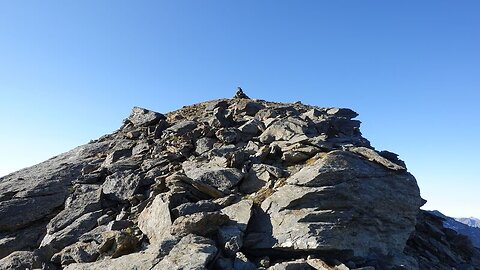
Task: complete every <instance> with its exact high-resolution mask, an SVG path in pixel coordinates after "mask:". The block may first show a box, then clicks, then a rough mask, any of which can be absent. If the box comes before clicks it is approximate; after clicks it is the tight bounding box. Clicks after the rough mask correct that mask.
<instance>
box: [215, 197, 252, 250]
mask: <svg viewBox="0 0 480 270" xmlns="http://www.w3.org/2000/svg"><path fill="white" fill-rule="evenodd" d="M252 206H253V202H252V201H251V200H241V201H240V202H238V203H235V204H232V205H230V206H228V207H225V208H224V209H222V210H221V212H222V213H223V214H225V215H227V216H228V218H229V219H230V222H229V223H228V225H226V226H222V227H221V228H220V229H219V230H218V242H219V243H220V245H221V246H222V248H223V250H224V252H225V254H227V255H228V256H231V257H232V256H234V255H235V254H236V253H237V252H238V251H239V250H240V248H242V246H243V237H244V233H245V231H246V229H247V225H248V222H249V220H250V216H251V211H252Z"/></svg>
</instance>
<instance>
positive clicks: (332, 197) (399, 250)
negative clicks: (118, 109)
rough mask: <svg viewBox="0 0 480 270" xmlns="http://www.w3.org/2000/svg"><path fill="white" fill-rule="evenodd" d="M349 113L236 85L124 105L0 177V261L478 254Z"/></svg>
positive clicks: (57, 263)
mask: <svg viewBox="0 0 480 270" xmlns="http://www.w3.org/2000/svg"><path fill="white" fill-rule="evenodd" d="M357 116H358V115H357V113H355V112H354V111H352V110H350V109H345V108H321V107H315V106H308V105H304V104H302V103H300V102H297V103H293V104H286V103H273V102H267V101H263V100H254V99H249V98H248V97H247V96H246V95H245V94H244V93H243V91H241V89H239V91H238V93H237V94H236V96H235V97H234V98H232V99H221V100H214V101H208V102H204V103H199V104H195V105H191V106H186V107H183V108H182V109H180V110H177V111H174V112H170V113H167V114H165V115H164V114H161V113H157V112H153V111H150V110H147V109H143V108H138V107H135V108H134V109H133V110H132V113H131V114H130V115H129V116H128V118H127V119H125V120H124V123H123V125H122V126H121V128H120V129H119V130H117V131H116V132H114V133H112V134H109V135H105V136H103V137H101V138H99V139H98V140H94V141H92V142H90V143H88V144H86V145H83V146H80V147H77V148H75V149H73V150H71V151H69V152H67V153H64V154H61V155H59V156H56V157H54V158H52V159H50V160H47V161H45V162H43V163H40V164H38V165H35V166H33V167H30V168H26V169H23V170H20V171H18V172H15V173H12V174H10V175H7V176H5V177H2V178H0V269H35V268H43V269H102V270H103V269H145V270H146V269H171V270H173V269H364V270H366V269H451V268H452V267H458V269H475V267H479V265H480V263H479V257H478V256H479V255H478V254H479V252H478V250H476V249H475V248H474V247H473V246H472V245H471V243H470V242H468V239H464V238H462V237H461V236H459V235H457V234H455V233H453V232H451V231H449V230H448V229H445V228H444V227H443V226H442V223H441V221H439V220H438V218H436V217H434V216H431V215H428V214H427V213H425V212H422V211H420V210H419V208H420V206H421V205H422V204H423V203H424V200H423V199H422V198H421V197H420V191H419V188H418V186H417V183H416V180H415V178H414V177H413V176H412V175H411V174H410V173H409V172H408V171H407V168H406V165H405V163H404V162H403V161H401V160H400V159H398V158H397V155H395V154H393V153H391V152H388V151H377V150H375V148H373V147H372V146H371V145H370V142H369V141H368V140H367V139H365V138H363V137H362V134H361V132H360V129H359V128H360V121H358V120H355V119H354V118H355V117H357ZM462 267H463V268H462ZM468 267H470V268H468Z"/></svg>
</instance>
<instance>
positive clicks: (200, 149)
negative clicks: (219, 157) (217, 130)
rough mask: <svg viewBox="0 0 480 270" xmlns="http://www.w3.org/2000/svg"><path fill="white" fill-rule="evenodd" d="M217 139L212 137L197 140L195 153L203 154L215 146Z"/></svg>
mask: <svg viewBox="0 0 480 270" xmlns="http://www.w3.org/2000/svg"><path fill="white" fill-rule="evenodd" d="M214 143H215V140H214V139H212V138H200V139H198V140H197V141H196V142H195V153H197V154H198V155H201V154H203V153H205V152H207V151H210V150H211V149H212V148H213V144H214Z"/></svg>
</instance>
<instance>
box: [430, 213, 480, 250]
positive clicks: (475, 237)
mask: <svg viewBox="0 0 480 270" xmlns="http://www.w3.org/2000/svg"><path fill="white" fill-rule="evenodd" d="M431 213H432V214H434V215H436V216H438V217H441V218H442V222H443V226H444V227H445V228H449V229H452V230H454V231H456V232H457V233H459V234H462V235H465V236H467V237H468V238H470V240H471V241H472V244H473V245H474V246H475V247H477V248H480V228H477V227H472V226H469V225H467V224H464V223H462V222H460V221H458V220H457V219H456V218H452V217H449V216H446V215H444V214H442V213H441V212H440V211H431Z"/></svg>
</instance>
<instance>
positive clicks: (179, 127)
mask: <svg viewBox="0 0 480 270" xmlns="http://www.w3.org/2000/svg"><path fill="white" fill-rule="evenodd" d="M196 127H197V123H196V122H194V121H181V122H178V123H176V124H175V125H173V126H171V127H169V128H167V129H166V130H165V131H164V132H166V133H171V134H175V135H177V136H182V135H184V134H186V133H188V132H190V131H192V130H194V129H195V128H196Z"/></svg>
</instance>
